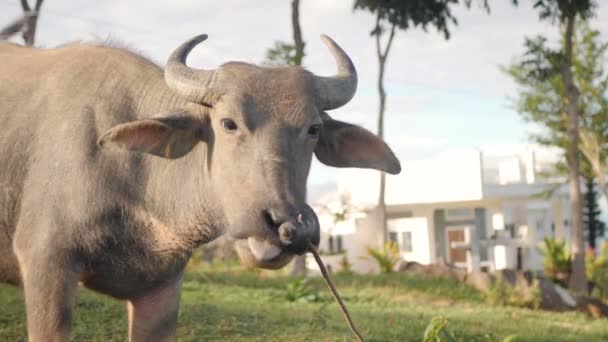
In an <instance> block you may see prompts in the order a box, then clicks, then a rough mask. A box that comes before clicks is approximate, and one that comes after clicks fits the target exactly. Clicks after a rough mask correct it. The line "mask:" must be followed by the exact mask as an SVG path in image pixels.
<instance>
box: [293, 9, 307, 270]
mask: <svg viewBox="0 0 608 342" xmlns="http://www.w3.org/2000/svg"><path fill="white" fill-rule="evenodd" d="M291 25H292V28H293V42H294V45H295V48H296V54H295V58H294V64H295V65H302V59H303V58H304V40H303V39H302V29H301V28H300V0H292V1H291ZM305 275H306V254H304V255H296V257H295V258H294V261H293V266H292V268H291V276H293V277H298V276H305Z"/></svg>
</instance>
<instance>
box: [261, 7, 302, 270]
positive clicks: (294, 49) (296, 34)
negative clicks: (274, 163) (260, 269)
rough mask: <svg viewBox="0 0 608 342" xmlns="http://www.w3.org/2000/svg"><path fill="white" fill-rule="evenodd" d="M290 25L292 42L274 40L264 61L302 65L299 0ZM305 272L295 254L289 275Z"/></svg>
mask: <svg viewBox="0 0 608 342" xmlns="http://www.w3.org/2000/svg"><path fill="white" fill-rule="evenodd" d="M291 26H292V29H293V44H291V43H286V42H282V41H276V42H275V44H274V47H273V48H270V49H268V50H267V51H266V61H265V63H268V64H287V65H297V66H300V65H302V60H303V59H304V56H305V54H304V46H305V43H304V40H303V39H302V29H301V26H300V0H292V1H291ZM305 274H306V256H305V255H299V256H296V257H295V260H294V262H293V267H292V269H291V275H292V276H300V275H305Z"/></svg>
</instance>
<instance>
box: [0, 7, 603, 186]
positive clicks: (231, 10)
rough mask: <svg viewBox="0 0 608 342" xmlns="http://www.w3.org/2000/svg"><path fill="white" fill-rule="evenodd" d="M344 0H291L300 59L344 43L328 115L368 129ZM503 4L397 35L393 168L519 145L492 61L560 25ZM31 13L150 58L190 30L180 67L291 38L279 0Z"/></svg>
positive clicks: (315, 61)
mask: <svg viewBox="0 0 608 342" xmlns="http://www.w3.org/2000/svg"><path fill="white" fill-rule="evenodd" d="M30 2H33V0H30ZM352 3H353V1H349V0H340V1H338V0H333V1H332V0H301V10H300V17H301V25H302V33H303V36H304V40H305V41H306V57H305V59H304V65H305V67H306V68H307V69H309V70H310V71H312V72H314V73H316V74H318V75H331V74H333V73H334V72H335V64H334V61H333V59H332V57H331V55H330V53H329V51H328V50H327V48H326V47H325V46H324V45H323V44H322V43H321V41H320V39H319V35H320V34H327V35H329V36H330V37H332V38H333V39H334V40H335V41H336V42H337V43H338V44H339V45H340V46H342V48H343V49H344V50H345V51H346V52H347V53H348V54H349V55H350V57H351V58H352V60H353V62H354V64H355V66H356V68H357V71H358V74H359V88H358V92H357V94H356V95H355V98H354V99H353V100H352V101H351V102H350V103H349V104H347V105H346V106H344V107H342V108H340V109H337V110H335V111H332V112H330V115H332V116H333V117H334V118H336V119H340V120H344V121H349V122H352V123H356V124H359V125H362V126H364V127H366V128H368V129H370V130H372V131H374V132H375V131H376V120H377V107H378V96H377V92H376V77H377V69H378V67H377V65H378V63H377V60H376V55H375V46H374V41H373V39H372V38H371V36H370V34H369V33H370V30H371V28H372V26H373V24H374V17H373V16H372V15H371V14H368V13H366V12H360V11H357V12H353V10H352ZM510 3H511V1H508V0H494V1H490V4H491V7H492V10H491V13H490V14H487V13H486V12H485V11H484V10H483V9H481V8H480V7H479V6H478V5H475V4H474V5H473V7H472V8H471V9H469V10H467V9H465V8H464V7H456V8H455V10H454V15H455V16H456V17H457V18H458V22H459V23H458V26H454V27H452V29H451V31H452V32H451V33H452V36H451V38H450V39H449V40H445V39H444V37H443V36H442V35H441V34H439V33H438V32H436V31H435V30H434V29H431V28H430V29H429V31H428V32H424V31H423V30H421V29H411V30H408V31H399V32H398V33H397V36H396V38H395V41H394V43H393V47H392V49H391V52H390V55H389V57H388V62H387V69H386V70H387V71H386V88H387V92H388V102H387V112H386V140H387V142H388V144H389V145H390V146H391V147H392V148H393V150H394V151H395V152H396V155H397V156H398V158H399V159H400V160H401V161H402V164H403V167H407V161H408V160H414V159H424V158H431V157H432V156H433V155H436V154H439V153H442V152H445V151H449V150H454V149H458V150H460V149H471V148H481V149H483V150H490V151H491V150H500V151H509V150H510V149H515V148H520V147H521V146H523V145H526V144H527V143H528V140H527V137H528V134H529V132H530V131H531V130H533V129H534V128H533V127H532V126H530V124H528V123H525V122H523V121H522V120H521V119H520V117H519V115H518V113H517V112H516V111H515V110H514V109H513V108H512V101H513V98H514V96H515V95H516V87H515V85H514V84H513V82H512V81H511V80H510V79H509V77H507V76H506V75H505V74H503V73H502V72H501V71H500V69H499V66H501V65H502V66H504V65H508V64H509V63H510V62H512V61H514V60H515V59H516V58H517V56H519V55H521V53H522V52H523V41H524V37H525V36H534V35H537V34H542V35H546V36H547V37H549V38H551V39H557V33H558V29H557V27H555V26H552V25H551V24H550V23H548V22H541V21H539V20H538V16H537V13H536V12H535V11H534V10H533V8H532V3H533V1H531V0H530V1H525V0H524V1H520V3H521V4H520V7H519V8H515V7H513V6H511V4H510ZM598 3H599V9H598V11H597V16H596V18H594V19H593V20H592V21H591V26H592V28H594V29H597V30H600V31H601V32H602V37H603V38H604V39H605V40H608V0H598ZM20 12H21V8H20V6H19V4H18V0H0V26H1V25H4V23H8V22H10V21H11V20H13V19H15V18H17V17H18V16H19V15H20ZM41 12H42V13H41V16H40V19H39V23H38V34H37V38H36V39H37V45H39V46H43V47H53V46H57V45H60V44H65V43H66V42H71V41H100V40H101V41H103V40H106V39H111V40H118V41H121V42H123V43H125V44H127V45H128V46H130V47H132V48H134V49H135V50H136V51H139V52H141V53H142V54H143V55H144V56H146V57H148V58H150V59H152V60H153V61H155V62H157V63H159V64H164V62H165V61H166V59H167V57H168V55H169V54H170V53H171V52H172V51H173V49H174V48H175V47H176V46H178V45H179V44H180V43H181V42H183V41H185V40H186V39H188V38H190V37H192V36H194V35H197V34H200V33H207V34H209V39H208V40H207V41H205V42H204V43H203V44H201V45H200V46H199V47H197V48H196V49H195V50H194V51H193V52H192V53H191V55H190V57H189V60H188V63H189V64H190V65H191V66H193V67H202V68H214V67H217V66H219V65H220V64H222V63H224V62H227V61H230V60H240V61H245V62H250V63H260V62H262V61H263V59H264V54H265V51H266V49H267V48H269V47H271V46H272V45H273V43H274V41H276V40H283V41H289V42H290V41H291V39H292V38H291V37H292V32H291V22H290V1H288V0H258V1H253V0H224V1H200V0H173V1H159V0H145V1H143V0H131V1H119V0H104V1H91V2H85V1H78V2H76V1H68V0H45V2H44V4H43V8H42V11H41ZM335 179H336V172H335V171H334V170H333V169H331V168H328V167H325V166H322V165H321V164H320V163H318V162H315V163H314V164H313V169H312V171H311V178H310V183H311V184H312V185H321V184H328V183H332V182H334V181H335Z"/></svg>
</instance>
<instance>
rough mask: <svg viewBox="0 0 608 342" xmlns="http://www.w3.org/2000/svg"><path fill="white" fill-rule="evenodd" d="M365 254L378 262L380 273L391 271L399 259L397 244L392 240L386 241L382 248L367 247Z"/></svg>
mask: <svg viewBox="0 0 608 342" xmlns="http://www.w3.org/2000/svg"><path fill="white" fill-rule="evenodd" d="M367 254H369V257H370V258H371V259H373V260H374V261H375V262H376V263H377V264H378V266H379V267H380V272H382V273H391V272H393V271H394V270H395V266H396V265H397V262H398V261H399V260H401V255H400V254H399V246H398V245H397V243H396V242H393V241H387V242H386V243H385V244H384V246H383V247H382V248H371V247H367Z"/></svg>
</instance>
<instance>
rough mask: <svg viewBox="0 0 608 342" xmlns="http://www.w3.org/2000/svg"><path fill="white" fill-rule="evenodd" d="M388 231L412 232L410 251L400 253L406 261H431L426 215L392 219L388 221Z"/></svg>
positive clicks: (423, 262)
mask: <svg viewBox="0 0 608 342" xmlns="http://www.w3.org/2000/svg"><path fill="white" fill-rule="evenodd" d="M388 226H389V231H393V232H410V233H411V234H412V251H411V252H408V253H405V252H404V253H401V255H402V257H403V258H404V259H405V260H407V261H416V262H419V263H421V264H430V263H431V248H430V241H429V225H428V220H427V218H426V217H410V218H401V219H392V220H389V222H388Z"/></svg>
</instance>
